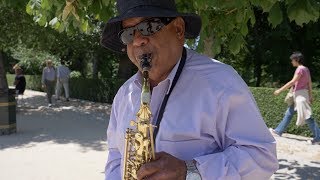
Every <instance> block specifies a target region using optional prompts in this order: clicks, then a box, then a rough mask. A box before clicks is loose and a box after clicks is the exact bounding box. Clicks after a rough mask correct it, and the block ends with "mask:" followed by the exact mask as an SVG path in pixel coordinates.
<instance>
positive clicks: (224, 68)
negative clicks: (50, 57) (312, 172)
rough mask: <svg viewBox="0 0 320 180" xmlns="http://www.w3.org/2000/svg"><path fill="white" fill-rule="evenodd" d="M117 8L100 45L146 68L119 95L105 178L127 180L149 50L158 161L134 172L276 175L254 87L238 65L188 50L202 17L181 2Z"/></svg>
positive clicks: (151, 0) (174, 178)
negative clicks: (183, 9) (183, 7)
mask: <svg viewBox="0 0 320 180" xmlns="http://www.w3.org/2000/svg"><path fill="white" fill-rule="evenodd" d="M117 9H118V12H119V16H117V17H114V18H112V19H110V20H109V21H108V22H107V24H106V26H105V28H104V31H103V35H102V40H101V43H102V45H103V46H104V47H106V48H108V49H110V50H113V51H115V52H119V53H121V52H125V53H127V55H128V57H129V59H130V60H131V61H132V63H134V64H135V65H136V66H137V67H138V69H139V71H138V72H137V73H136V74H135V75H134V76H132V77H131V78H130V79H129V80H128V81H127V82H125V83H124V84H123V85H122V87H121V88H120V89H119V91H118V92H117V95H116V96H115V98H114V102H113V105H112V112H111V117H110V122H109V126H108V130H107V139H108V140H107V141H108V160H107V163H106V167H105V179H107V180H120V179H121V178H122V177H123V176H122V175H123V168H124V166H125V163H130V160H127V159H124V157H127V156H126V153H128V151H125V149H127V148H126V147H125V146H126V143H125V142H126V139H127V135H126V132H127V131H128V128H129V129H130V128H132V126H131V125H132V124H134V123H130V122H132V120H136V119H137V112H139V110H141V92H142V90H143V78H144V73H143V68H142V66H141V56H143V55H144V54H149V55H150V61H149V63H150V69H149V70H148V81H149V83H150V112H151V114H152V116H151V117H150V124H151V125H152V127H153V131H152V133H153V135H151V136H152V138H151V139H153V140H154V148H155V149H154V151H155V158H154V159H153V160H151V161H150V162H146V163H144V164H142V165H141V166H140V167H139V168H137V169H138V170H137V171H136V174H133V176H136V177H137V179H139V180H140V179H148V180H184V179H189V180H191V179H195V180H196V179H203V180H213V179H269V178H270V177H271V175H272V174H273V173H274V172H275V171H276V170H277V169H278V161H277V158H276V143H275V140H274V138H273V137H272V135H271V134H270V132H269V131H268V128H267V127H266V125H265V123H264V121H263V119H262V117H261V115H260V113H259V110H258V108H257V106H256V103H255V101H254V99H253V97H252V95H251V93H250V91H249V89H248V87H247V85H246V84H245V83H244V81H243V80H242V79H241V77H240V76H239V75H238V74H237V73H236V72H235V70H234V69H233V68H232V67H230V66H228V65H225V64H223V63H220V62H219V61H216V60H214V59H210V58H209V57H206V56H204V55H200V54H198V53H196V52H194V51H192V50H189V49H186V48H184V42H185V39H186V38H188V39H192V38H196V37H197V36H198V35H199V32H200V29H201V19H200V17H199V16H198V15H196V14H190V13H179V12H178V11H177V10H176V6H175V2H174V0H129V1H128V0H117ZM135 123H137V121H135ZM130 131H131V130H129V132H130ZM133 131H135V130H133ZM129 134H130V133H129ZM139 138H140V137H138V136H137V137H136V140H139ZM139 143H140V142H139ZM141 143H142V142H141ZM136 147H137V149H139V147H141V146H140V145H138V144H136ZM139 153H140V154H142V153H143V152H142V151H140V152H139ZM134 179H135V178H134Z"/></svg>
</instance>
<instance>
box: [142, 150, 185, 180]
mask: <svg viewBox="0 0 320 180" xmlns="http://www.w3.org/2000/svg"><path fill="white" fill-rule="evenodd" d="M186 173H187V167H186V164H185V162H184V161H183V160H180V159H178V158H176V157H174V156H172V155H170V154H168V153H165V152H160V153H156V160H155V161H152V162H149V163H146V164H144V165H142V166H141V167H140V169H139V171H138V179H139V180H142V179H147V180H185V179H186Z"/></svg>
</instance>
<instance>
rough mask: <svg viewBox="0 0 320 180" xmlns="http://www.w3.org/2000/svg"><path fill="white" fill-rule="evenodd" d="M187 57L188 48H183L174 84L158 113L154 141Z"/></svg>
mask: <svg viewBox="0 0 320 180" xmlns="http://www.w3.org/2000/svg"><path fill="white" fill-rule="evenodd" d="M186 59H187V50H186V48H183V51H182V57H181V61H180V64H179V66H178V69H177V72H176V74H175V76H174V78H173V81H172V84H171V88H170V90H169V93H168V94H166V95H165V97H164V98H163V100H162V103H161V107H160V110H159V114H158V117H157V121H156V127H155V129H154V133H153V142H156V137H157V134H158V132H159V129H160V123H161V120H162V117H163V113H164V111H165V108H166V105H167V102H168V99H169V97H170V94H171V92H172V91H173V88H174V87H175V85H176V84H177V82H178V80H179V77H180V75H181V72H182V69H183V67H184V65H185V63H186Z"/></svg>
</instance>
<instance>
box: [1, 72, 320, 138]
mask: <svg viewBox="0 0 320 180" xmlns="http://www.w3.org/2000/svg"><path fill="white" fill-rule="evenodd" d="M7 77H8V83H9V84H10V85H12V83H13V80H14V75H8V76H7ZM40 78H41V77H40V76H28V75H26V80H27V88H28V89H34V90H40V89H41V88H40V87H41V80H40ZM121 84H122V82H121V81H115V80H112V79H104V80H101V79H85V78H72V79H71V80H70V96H71V97H73V98H78V99H85V100H90V101H98V102H108V103H111V102H112V100H113V97H114V94H115V93H116V92H117V90H118V88H119V87H120V85H121ZM250 89H251V91H252V93H253V96H254V97H255V100H256V102H257V105H258V107H259V109H260V112H261V114H262V117H263V118H264V120H265V122H266V124H267V126H268V127H272V128H275V127H276V126H277V125H278V124H279V123H280V121H281V120H282V118H283V115H284V113H285V111H286V109H287V106H286V104H285V103H284V101H283V100H284V97H285V95H286V93H285V92H283V93H282V94H280V95H279V96H274V95H273V92H274V90H275V89H273V88H257V87H251V88H250ZM313 96H314V99H315V101H314V103H313V105H312V110H313V117H314V118H315V119H316V120H317V122H318V124H320V100H319V99H320V91H319V90H315V91H314V92H313ZM295 121H296V115H295V116H294V117H293V119H292V122H291V123H290V125H289V127H288V129H287V131H286V132H288V133H291V134H297V135H303V136H311V132H310V131H309V129H308V127H307V125H305V126H303V127H297V126H296V125H295ZM253 128H254V127H253Z"/></svg>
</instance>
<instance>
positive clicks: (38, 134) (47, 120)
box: [0, 94, 110, 152]
mask: <svg viewBox="0 0 320 180" xmlns="http://www.w3.org/2000/svg"><path fill="white" fill-rule="evenodd" d="M109 111H110V105H108V104H103V103H92V102H87V101H80V100H71V101H70V102H64V101H60V102H56V105H55V106H54V107H52V108H49V107H47V103H46V99H45V97H44V95H43V94H41V95H33V96H26V97H24V98H23V101H22V103H21V107H18V108H17V134H12V135H8V136H0V150H4V149H7V148H22V147H23V148H28V147H32V146H36V145H37V143H42V142H50V143H58V144H69V143H73V144H78V145H79V146H80V147H81V151H84V152H85V151H86V150H88V149H94V150H97V151H105V148H106V143H105V140H106V129H107V124H108V120H109Z"/></svg>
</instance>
